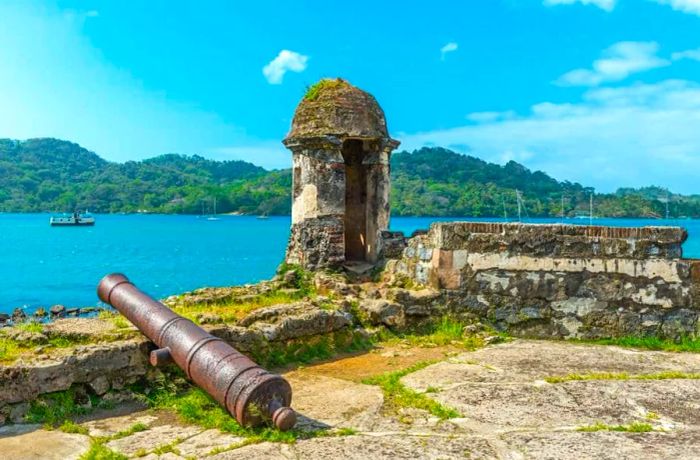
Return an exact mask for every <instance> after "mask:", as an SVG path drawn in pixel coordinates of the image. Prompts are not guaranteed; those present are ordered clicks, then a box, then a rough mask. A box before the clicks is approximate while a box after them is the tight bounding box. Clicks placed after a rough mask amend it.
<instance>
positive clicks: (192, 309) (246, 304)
mask: <svg viewBox="0 0 700 460" xmlns="http://www.w3.org/2000/svg"><path fill="white" fill-rule="evenodd" d="M307 296H308V294H305V293H304V292H302V291H295V292H286V291H272V292H268V293H265V294H260V295H257V296H255V297H253V298H251V299H249V300H246V301H243V302H240V301H232V302H225V303H217V304H194V305H178V306H175V307H173V311H174V312H175V313H177V314H178V315H180V316H184V317H185V318H187V319H190V320H192V321H193V322H195V323H196V324H199V322H200V321H199V315H200V314H202V313H207V314H209V315H216V316H218V317H219V318H220V322H222V323H230V322H236V321H238V320H240V319H242V318H244V317H245V316H246V315H248V314H249V313H250V312H252V311H254V310H258V309H260V308H264V307H270V306H273V305H279V304H285V303H292V302H296V301H299V300H301V299H304V298H305V297H307Z"/></svg>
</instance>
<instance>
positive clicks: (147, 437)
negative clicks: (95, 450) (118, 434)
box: [107, 425, 204, 456]
mask: <svg viewBox="0 0 700 460" xmlns="http://www.w3.org/2000/svg"><path fill="white" fill-rule="evenodd" d="M202 431H204V429H202V428H200V427H198V426H176V425H160V426H156V427H154V428H151V429H149V430H146V431H140V432H138V433H134V434H132V435H130V436H127V437H125V438H121V439H115V440H114V441H110V442H108V443H107V447H109V448H110V449H112V450H114V451H115V452H119V453H122V454H124V455H127V456H134V455H136V454H137V453H150V452H151V451H152V450H154V449H157V448H158V447H161V446H165V445H168V444H179V443H182V442H183V441H186V440H187V439H189V438H191V437H192V436H194V435H196V434H198V433H201V432H202Z"/></svg>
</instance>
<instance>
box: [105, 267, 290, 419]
mask: <svg viewBox="0 0 700 460" xmlns="http://www.w3.org/2000/svg"><path fill="white" fill-rule="evenodd" d="M97 295H98V296H99V298H100V300H102V301H103V302H105V303H107V304H109V305H112V306H113V307H114V308H116V309H117V310H118V311H119V312H120V313H121V314H122V315H124V316H126V318H127V319H128V320H129V321H131V322H132V323H133V324H134V325H135V326H136V327H137V328H138V329H139V330H140V331H141V332H142V333H143V334H144V335H145V336H146V337H148V338H149V339H151V340H152V341H153V342H154V343H155V344H156V345H157V346H158V349H156V350H154V351H152V352H151V354H150V356H149V361H150V363H151V364H152V365H154V366H156V365H163V364H167V363H170V362H174V363H175V364H177V365H178V366H179V367H180V368H181V369H182V370H184V371H185V373H186V374H187V377H188V378H189V379H190V380H192V381H193V382H194V383H195V384H196V385H198V386H199V387H200V388H202V389H203V390H204V391H206V392H207V393H209V394H210V395H211V396H212V397H213V398H214V399H215V400H216V401H218V402H219V404H221V405H222V406H223V407H225V408H226V410H227V411H228V412H229V413H230V414H231V415H233V416H234V417H235V418H236V420H237V421H238V423H240V424H241V425H243V426H256V425H260V424H263V423H266V422H270V421H271V422H272V423H273V424H274V425H275V426H276V427H277V428H278V429H280V430H283V431H285V430H288V429H290V428H291V427H292V426H294V424H295V423H296V413H295V412H294V411H293V410H292V409H291V408H290V407H289V405H290V404H291V400H292V388H291V386H290V385H289V383H288V382H287V381H286V380H285V379H283V378H282V377H281V376H279V375H275V374H271V373H269V372H267V371H266V370H265V369H263V368H261V367H260V366H258V365H257V364H255V363H254V362H253V361H252V360H250V359H249V358H248V357H247V356H245V355H243V354H242V353H240V352H238V351H237V350H236V349H234V348H233V347H232V346H230V345H229V344H227V343H226V342H224V341H223V340H221V339H219V338H217V337H214V336H213V335H211V334H209V333H208V332H207V331H205V330H204V329H202V328H200V327H199V326H197V325H196V324H194V323H193V322H192V321H190V320H188V319H186V318H183V317H182V316H180V315H178V314H176V313H175V312H173V311H172V310H170V309H169V308H168V307H166V306H165V305H163V304H162V303H160V302H158V301H156V300H155V299H153V298H151V297H150V296H148V295H147V294H145V293H143V292H142V291H140V290H139V289H138V288H137V287H136V286H134V285H133V284H132V283H131V281H129V279H128V278H127V277H126V276H124V275H122V274H119V273H115V274H111V275H107V276H105V277H104V278H103V279H102V281H100V284H99V285H98V287H97Z"/></svg>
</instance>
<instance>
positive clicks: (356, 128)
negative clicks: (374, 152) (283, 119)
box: [287, 78, 389, 140]
mask: <svg viewBox="0 0 700 460" xmlns="http://www.w3.org/2000/svg"><path fill="white" fill-rule="evenodd" d="M328 135H333V136H338V137H341V138H348V137H352V138H364V139H381V138H388V137H389V135H388V133H387V128H386V119H385V118H384V111H383V110H382V109H381V107H379V104H378V103H377V101H376V99H375V98H374V96H372V95H371V94H369V93H367V92H365V91H362V90H361V89H359V88H357V87H355V86H353V85H351V84H350V83H348V82H347V81H345V80H343V79H340V78H335V79H323V80H320V81H319V82H317V83H315V84H314V85H312V86H310V87H309V89H308V90H307V92H306V94H305V95H304V97H303V99H302V100H301V102H300V103H299V105H298V106H297V109H296V112H295V114H294V120H293V121H292V129H291V131H290V132H289V135H288V136H287V140H290V139H301V138H309V137H318V136H328Z"/></svg>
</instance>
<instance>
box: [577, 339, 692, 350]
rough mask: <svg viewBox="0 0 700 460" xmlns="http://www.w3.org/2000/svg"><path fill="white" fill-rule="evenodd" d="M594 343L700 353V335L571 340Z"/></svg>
mask: <svg viewBox="0 0 700 460" xmlns="http://www.w3.org/2000/svg"><path fill="white" fill-rule="evenodd" d="M572 341H577V342H582V343H590V344H595V345H617V346H620V347H629V348H642V349H646V350H659V351H671V352H693V353H700V337H680V338H678V339H676V340H670V339H666V338H661V337H657V336H653V335H652V336H646V337H642V336H625V337H612V338H607V339H595V340H572Z"/></svg>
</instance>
